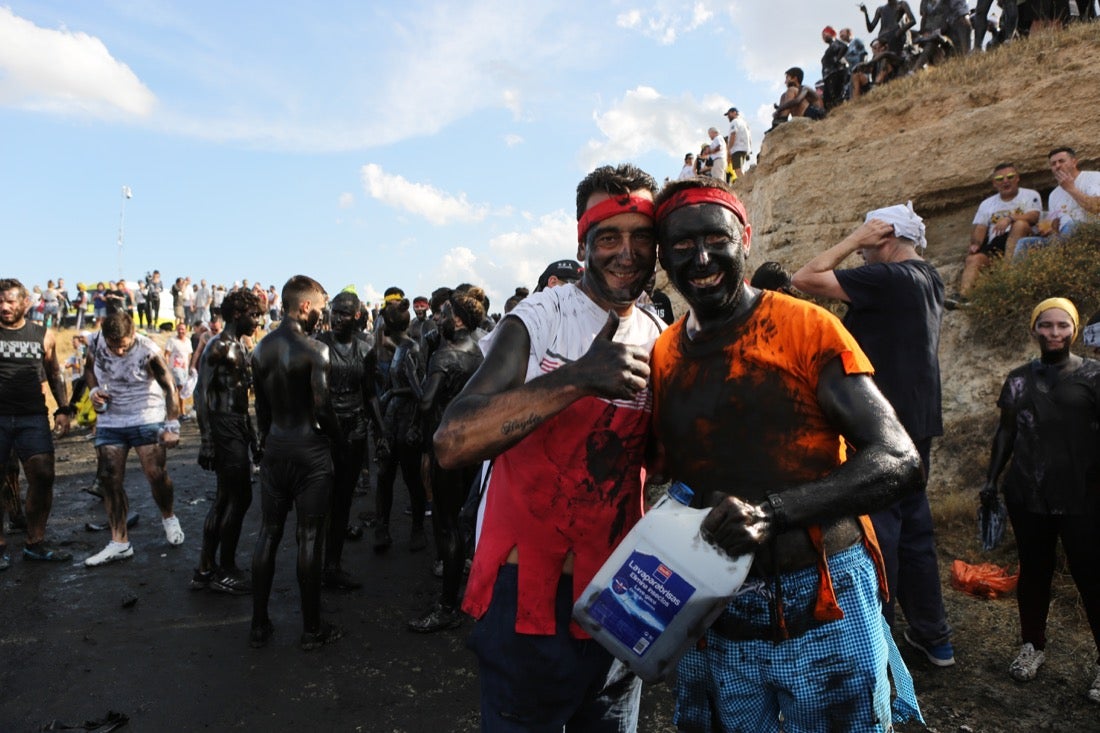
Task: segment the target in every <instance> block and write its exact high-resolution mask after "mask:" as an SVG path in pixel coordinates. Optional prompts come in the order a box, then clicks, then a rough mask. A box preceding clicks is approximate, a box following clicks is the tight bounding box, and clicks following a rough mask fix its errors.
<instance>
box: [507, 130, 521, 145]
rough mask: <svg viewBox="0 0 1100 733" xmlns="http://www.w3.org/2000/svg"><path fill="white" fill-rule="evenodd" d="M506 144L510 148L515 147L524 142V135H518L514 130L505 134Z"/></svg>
mask: <svg viewBox="0 0 1100 733" xmlns="http://www.w3.org/2000/svg"><path fill="white" fill-rule="evenodd" d="M504 144H505V145H506V146H508V147H509V148H514V147H516V146H517V145H522V144H523V136H522V135H517V134H515V133H514V132H513V133H509V134H507V135H505V136H504Z"/></svg>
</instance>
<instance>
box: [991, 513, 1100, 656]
mask: <svg viewBox="0 0 1100 733" xmlns="http://www.w3.org/2000/svg"><path fill="white" fill-rule="evenodd" d="M1007 506H1008V517H1009V519H1010V520H1011V521H1012V531H1013V533H1014V534H1015V535H1016V551H1017V554H1018V555H1019V558H1020V582H1019V585H1017V587H1016V605H1017V606H1018V607H1019V610H1020V634H1021V636H1022V637H1023V640H1024V642H1025V643H1030V644H1033V645H1034V646H1035V648H1036V649H1045V648H1046V644H1047V637H1046V626H1047V613H1048V612H1049V610H1050V584H1051V581H1052V580H1053V578H1054V568H1055V548H1056V545H1057V543H1058V540H1059V539H1061V540H1062V549H1063V550H1065V553H1066V560H1067V561H1068V562H1069V572H1070V574H1071V575H1072V576H1073V582H1074V584H1075V585H1076V586H1077V591H1078V592H1079V593H1080V594H1081V602H1082V603H1083V605H1084V607H1085V615H1086V616H1087V617H1088V620H1089V627H1090V628H1091V629H1092V638H1093V641H1094V642H1095V643H1096V646H1097V655H1098V659H1097V663H1098V664H1100V522H1098V520H1097V517H1095V516H1093V515H1077V516H1064V515H1062V516H1055V515H1050V514H1034V513H1032V512H1028V511H1026V510H1024V509H1023V507H1021V506H1019V505H1018V504H1008V505H1007Z"/></svg>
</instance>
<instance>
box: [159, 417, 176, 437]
mask: <svg viewBox="0 0 1100 733" xmlns="http://www.w3.org/2000/svg"><path fill="white" fill-rule="evenodd" d="M160 429H161V430H163V431H164V432H166V433H176V434H177V435H179V432H180V421H179V420H165V421H164V422H163V423H162V424H161V426H160Z"/></svg>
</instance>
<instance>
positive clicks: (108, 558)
mask: <svg viewBox="0 0 1100 733" xmlns="http://www.w3.org/2000/svg"><path fill="white" fill-rule="evenodd" d="M133 556H134V548H133V546H132V545H131V544H130V543H129V542H115V541H114V540H111V541H110V542H108V543H107V546H106V547H104V548H103V549H102V550H100V551H99V552H97V553H96V554H94V555H92V556H91V557H89V558H85V560H84V564H85V565H86V566H87V567H89V568H94V567H95V566H96V565H106V564H107V563H109V562H115V561H116V560H126V559H129V558H131V557H133Z"/></svg>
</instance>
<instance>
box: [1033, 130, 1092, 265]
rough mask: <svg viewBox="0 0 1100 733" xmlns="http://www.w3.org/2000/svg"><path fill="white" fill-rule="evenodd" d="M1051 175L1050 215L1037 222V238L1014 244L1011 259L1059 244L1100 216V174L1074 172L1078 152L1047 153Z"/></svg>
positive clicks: (1057, 150)
mask: <svg viewBox="0 0 1100 733" xmlns="http://www.w3.org/2000/svg"><path fill="white" fill-rule="evenodd" d="M1047 159H1048V160H1049V162H1050V172H1051V173H1053V174H1054V180H1055V181H1057V182H1058V187H1057V188H1055V189H1054V190H1053V191H1051V192H1050V200H1049V201H1048V202H1047V203H1048V208H1049V209H1050V216H1049V217H1048V218H1047V219H1044V220H1043V221H1041V222H1039V236H1037V237H1024V238H1023V239H1020V240H1019V241H1018V242H1017V243H1016V247H1015V248H1014V249H1013V252H1012V256H1013V257H1023V256H1024V255H1026V254H1027V251H1028V250H1029V249H1032V248H1035V247H1045V246H1046V245H1048V244H1055V243H1058V242H1062V241H1064V240H1065V238H1066V237H1068V236H1069V235H1071V234H1073V231H1074V230H1075V229H1076V228H1077V225H1078V224H1080V223H1081V222H1083V221H1086V220H1087V219H1088V218H1089V217H1090V216H1093V217H1095V216H1097V215H1098V214H1100V171H1081V170H1078V169H1077V152H1076V151H1075V150H1074V149H1073V148H1067V147H1061V148H1055V149H1054V150H1051V151H1050V153H1048V154H1047Z"/></svg>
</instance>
